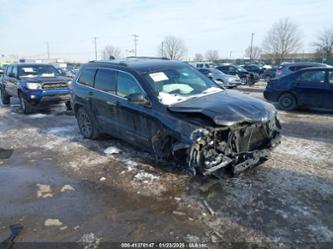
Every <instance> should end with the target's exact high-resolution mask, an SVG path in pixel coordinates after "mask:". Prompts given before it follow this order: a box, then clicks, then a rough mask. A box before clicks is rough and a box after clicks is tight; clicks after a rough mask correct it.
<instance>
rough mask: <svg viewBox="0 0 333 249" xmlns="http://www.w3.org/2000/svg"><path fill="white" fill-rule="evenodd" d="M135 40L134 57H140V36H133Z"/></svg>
mask: <svg viewBox="0 0 333 249" xmlns="http://www.w3.org/2000/svg"><path fill="white" fill-rule="evenodd" d="M132 36H133V39H134V56H138V41H139V36H138V35H137V34H134V35H132Z"/></svg>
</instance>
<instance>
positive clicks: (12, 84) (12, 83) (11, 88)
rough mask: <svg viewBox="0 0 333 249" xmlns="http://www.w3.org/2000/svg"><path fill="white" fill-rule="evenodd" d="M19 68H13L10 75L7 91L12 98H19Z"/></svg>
mask: <svg viewBox="0 0 333 249" xmlns="http://www.w3.org/2000/svg"><path fill="white" fill-rule="evenodd" d="M17 84H18V68H17V66H16V65H14V66H13V68H12V71H11V72H10V74H9V77H8V81H7V87H6V90H7V92H8V93H9V94H10V95H11V96H17V89H18V85H17Z"/></svg>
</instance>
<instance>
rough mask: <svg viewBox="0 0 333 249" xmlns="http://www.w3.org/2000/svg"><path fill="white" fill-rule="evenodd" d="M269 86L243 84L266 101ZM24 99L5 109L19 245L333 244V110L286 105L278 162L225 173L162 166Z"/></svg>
mask: <svg viewBox="0 0 333 249" xmlns="http://www.w3.org/2000/svg"><path fill="white" fill-rule="evenodd" d="M263 88H264V83H259V84H257V85H256V86H254V87H241V88H239V89H238V90H239V91H243V92H244V93H246V94H250V95H253V96H255V97H258V98H262V91H263ZM12 102H13V103H12V105H11V106H8V107H4V106H0V148H6V149H13V154H12V155H11V157H10V158H9V159H0V239H5V238H6V237H7V236H8V235H9V225H11V224H14V223H21V224H23V225H24V230H23V232H22V233H21V234H20V236H19V237H18V238H17V241H19V242H22V241H29V242H36V241H37V242H43V241H44V242H46V241H57V242H58V241H80V240H81V241H88V242H93V243H95V244H96V243H97V244H98V242H99V241H101V242H105V241H112V242H121V241H192V242H193V241H200V242H221V241H223V242H224V244H214V243H209V244H207V246H208V247H212V248H214V247H215V248H226V247H233V248H235V245H234V244H232V243H233V242H251V243H257V244H259V245H262V246H267V247H269V248H271V247H281V246H285V247H287V248H297V247H302V248H303V247H304V246H305V245H321V246H322V248H326V247H327V248H329V246H332V244H325V242H331V243H333V155H332V152H333V113H332V112H327V111H314V110H301V111H295V112H290V113H287V112H282V111H279V118H280V120H281V123H282V126H283V130H282V133H283V139H282V144H281V145H280V146H279V147H278V148H276V149H275V151H274V152H273V156H272V159H271V160H269V161H267V162H266V163H264V164H262V165H260V166H258V167H257V168H255V169H252V170H250V171H247V172H245V173H243V174H242V175H240V176H239V177H235V178H229V177H226V178H224V179H223V180H222V181H217V180H215V179H211V178H203V177H191V176H188V175H186V174H185V173H183V172H182V171H181V170H179V169H175V168H172V167H171V166H168V165H156V163H155V162H154V159H153V157H152V156H151V155H149V154H147V153H144V152H142V151H140V150H138V149H136V148H133V147H131V146H129V145H128V144H126V143H123V142H120V141H118V140H115V139H112V138H108V137H105V138H103V139H101V140H98V141H89V140H86V139H83V138H82V137H81V135H80V134H79V131H78V128H77V125H76V121H75V118H74V117H73V116H72V115H71V113H68V112H66V111H65V108H64V107H56V108H53V109H52V110H49V111H44V112H42V113H35V114H32V115H28V116H26V115H23V114H22V113H21V112H20V110H19V108H18V105H17V101H16V100H14V101H12ZM110 147H111V148H110ZM106 148H109V151H110V152H111V153H112V154H108V155H106V154H105V153H104V150H105V149H106ZM206 204H208V207H210V208H211V209H212V211H213V213H211V212H210V211H209V210H208V208H207V205H206ZM226 242H227V243H230V244H225V243H226ZM221 245H223V246H221Z"/></svg>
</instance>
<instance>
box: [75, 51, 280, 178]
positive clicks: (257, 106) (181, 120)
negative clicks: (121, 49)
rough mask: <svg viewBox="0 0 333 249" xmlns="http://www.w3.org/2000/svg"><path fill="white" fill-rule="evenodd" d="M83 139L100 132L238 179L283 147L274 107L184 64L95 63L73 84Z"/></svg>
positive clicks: (204, 170) (153, 61)
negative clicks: (218, 83)
mask: <svg viewBox="0 0 333 249" xmlns="http://www.w3.org/2000/svg"><path fill="white" fill-rule="evenodd" d="M72 101H73V107H74V112H75V116H76V118H77V121H78V125H79V128H80V131H81V133H82V135H83V136H84V137H86V138H90V139H94V138H97V137H98V136H99V135H100V134H101V133H107V134H110V135H111V136H114V137H117V138H119V139H122V140H126V141H127V142H129V143H131V144H133V145H136V146H139V147H140V148H142V149H144V150H147V151H150V152H152V153H154V155H156V158H158V159H166V160H170V159H174V160H175V161H177V162H179V160H180V162H183V163H184V164H183V165H186V167H187V168H188V169H189V170H190V171H191V172H193V173H194V174H195V173H197V172H199V173H202V174H204V175H209V174H212V173H214V172H216V171H217V170H219V169H222V168H223V169H224V170H227V171H230V172H232V173H238V172H240V171H243V170H244V169H246V168H249V167H252V166H255V165H258V164H259V163H260V162H262V161H263V160H266V159H267V158H268V157H269V155H270V150H271V149H272V148H273V147H274V146H276V145H277V144H278V143H279V137H280V135H279V134H280V132H279V130H280V124H279V121H278V120H277V116H276V110H275V108H274V107H273V106H272V105H271V104H268V103H266V102H263V101H261V100H258V99H255V98H252V97H250V96H247V95H244V94H240V93H238V92H236V91H228V90H225V89H223V88H221V87H219V86H218V85H216V84H215V83H214V82H212V81H211V80H209V79H208V78H206V77H205V76H204V75H202V74H201V73H200V72H199V71H197V70H196V69H195V68H193V67H191V66H190V65H188V64H186V63H182V62H178V61H170V60H163V59H147V58H145V59H142V58H131V59H125V60H119V61H118V60H113V61H93V62H90V63H88V64H85V65H83V66H82V67H81V68H80V71H79V73H78V74H77V76H76V78H75V79H74V81H73V91H72Z"/></svg>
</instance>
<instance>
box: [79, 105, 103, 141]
mask: <svg viewBox="0 0 333 249" xmlns="http://www.w3.org/2000/svg"><path fill="white" fill-rule="evenodd" d="M76 119H77V123H78V125H79V129H80V132H81V134H82V136H83V137H85V138H89V139H96V138H97V137H98V136H99V132H98V129H97V127H96V124H95V122H94V121H93V119H92V118H91V116H90V115H89V114H88V112H87V111H86V109H84V108H83V107H81V108H79V110H78V111H77V114H76Z"/></svg>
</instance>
